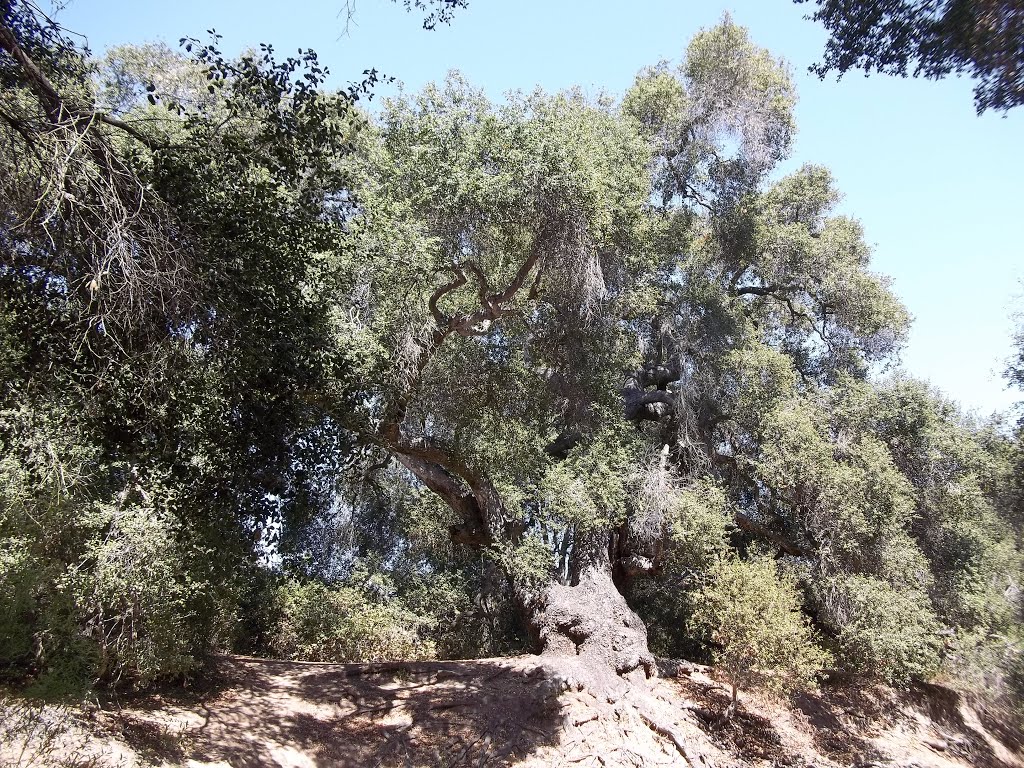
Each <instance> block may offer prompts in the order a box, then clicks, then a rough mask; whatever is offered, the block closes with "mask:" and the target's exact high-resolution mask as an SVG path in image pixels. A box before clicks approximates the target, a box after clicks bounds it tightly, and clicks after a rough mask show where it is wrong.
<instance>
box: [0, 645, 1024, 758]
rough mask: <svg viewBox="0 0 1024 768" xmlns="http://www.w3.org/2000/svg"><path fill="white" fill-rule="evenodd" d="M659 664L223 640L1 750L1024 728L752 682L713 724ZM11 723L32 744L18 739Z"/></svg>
mask: <svg viewBox="0 0 1024 768" xmlns="http://www.w3.org/2000/svg"><path fill="white" fill-rule="evenodd" d="M662 674H663V676H662V678H661V679H659V680H656V681H649V682H640V683H634V684H632V685H625V684H622V685H618V686H615V685H611V686H605V685H596V684H594V682H593V681H592V680H590V679H589V678H587V676H586V674H585V673H584V671H583V670H582V669H581V668H580V667H578V666H577V662H576V660H575V659H565V660H557V661H547V660H542V659H540V658H538V657H534V656H523V657H516V658H508V659H484V660H474V661H447V662H415V663H400V664H377V665H353V664H312V663H301V662H283V661H269V660H263V659H251V658H244V657H237V656H235V657H223V658H220V659H218V660H216V662H215V663H214V664H213V666H212V668H211V670H210V671H209V673H208V674H206V675H204V676H203V677H202V678H201V679H199V680H197V681H196V684H195V686H194V687H193V689H191V690H182V689H168V690H165V691H162V692H159V693H150V694H147V695H145V696H138V697H133V698H123V699H120V700H118V701H109V702H104V703H103V704H102V705H101V706H93V707H91V708H87V709H83V710H81V711H79V710H75V711H63V712H62V713H61V715H60V717H63V720H61V719H60V717H58V714H57V713H56V712H55V711H49V710H48V711H46V712H42V713H36V719H35V720H34V721H33V722H34V725H32V726H31V727H28V726H26V727H22V728H21V730H20V731H19V729H18V728H11V727H9V726H8V727H7V728H6V730H5V729H3V728H0V734H6V741H7V743H5V744H0V766H4V768H6V766H19V768H20V767H21V766H51V765H52V766H58V765H59V766H68V767H69V768H70V767H71V766H79V767H81V768H85V767H86V766H95V767H96V768H102V767H106V766H124V767H125V768H129V767H131V766H162V767H164V766H166V767H167V768H170V766H178V767H181V768H204V767H205V768H227V767H230V768H256V767H257V766H260V767H262V766H280V767H282V768H314V767H315V768H324V767H327V766H352V767H353V768H363V767H364V766H366V767H367V768H369V767H371V766H381V767H382V768H385V767H387V768H390V767H392V766H394V767H395V768H399V767H401V768H405V767H406V766H415V767H417V768H419V767H420V766H423V767H425V768H426V767H429V768H448V767H453V766H479V767H481V768H482V767H483V766H513V765H514V766H524V767H532V766H560V767H564V768H575V767H577V766H580V767H582V768H586V767H589V766H598V767H604V768H611V767H613V766H654V765H665V766H670V765H671V766H674V765H679V766H694V768H696V767H698V766H699V767H701V768H705V767H708V768H710V767H718V768H727V767H728V766H799V767H801V768H803V767H805V766H815V767H819V766H820V767H822V768H830V767H832V766H857V767H858V768H869V767H870V766H878V767H879V768H881V767H882V766H886V767H889V766H893V767H895V766H900V768H915V767H916V768H953V767H954V766H957V767H959V766H984V767H985V768H1024V745H1022V735H1021V734H1020V733H1018V732H1015V731H1014V730H1013V729H1011V728H1010V727H1008V726H1007V725H1005V723H1002V722H1000V720H999V719H998V718H996V717H994V716H992V715H991V714H989V713H986V711H985V710H984V709H983V708H980V707H976V706H972V705H971V704H970V703H969V702H967V701H965V700H963V699H962V698H961V697H959V696H958V695H957V694H956V693H954V692H953V691H951V690H949V689H946V688H941V687H938V686H931V685H928V686H923V685H922V686H916V687H914V688H912V689H911V690H909V691H905V692H899V693H897V692H895V691H893V690H891V689H888V688H884V687H882V686H876V687H869V688H865V687H857V686H852V685H844V686H829V687H828V688H826V689H824V690H822V691H820V692H818V693H815V694H805V695H802V696H800V697H798V698H796V699H795V700H793V701H791V702H778V701H771V700H768V699H765V698H762V697H760V696H758V695H756V694H744V695H743V696H742V697H741V706H740V708H739V711H738V712H737V714H736V716H735V717H734V718H733V720H732V721H731V722H728V723H725V724H722V723H721V722H720V715H721V712H722V711H723V709H724V707H725V705H726V703H727V700H728V696H727V692H726V689H725V687H724V686H723V685H722V684H721V683H720V682H717V681H716V680H714V679H713V677H712V674H713V673H712V671H711V670H709V669H707V668H705V667H699V666H697V665H692V664H687V663H680V664H671V663H666V664H664V665H663V669H662ZM11 711H12V710H8V714H10V712H11ZM58 721H59V722H58ZM26 722H28V721H26ZM19 732H20V733H22V734H23V735H24V734H25V733H29V735H30V737H31V738H30V739H29V741H30V742H31V741H32V740H33V739H34V740H35V742H36V743H35V744H33V743H29V744H27V745H26V744H23V743H18V738H17V737H18V733H19ZM12 734H13V735H12Z"/></svg>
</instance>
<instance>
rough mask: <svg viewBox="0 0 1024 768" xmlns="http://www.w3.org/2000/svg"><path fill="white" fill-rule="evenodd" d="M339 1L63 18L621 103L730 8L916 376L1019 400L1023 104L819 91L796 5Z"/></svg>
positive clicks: (874, 89)
mask: <svg viewBox="0 0 1024 768" xmlns="http://www.w3.org/2000/svg"><path fill="white" fill-rule="evenodd" d="M344 4H345V3H344V0H314V1H313V2H293V3H291V4H288V3H281V2H275V3H267V2H262V0H248V1H247V2H241V1H240V0H207V1H206V2H200V1H199V0H179V1H178V2H167V3H157V2H151V1H150V2H147V1H146V0H143V1H142V2H139V0H134V1H129V0H72V2H71V3H70V4H69V5H68V7H67V8H66V9H65V10H64V11H63V12H62V13H61V14H60V16H59V17H58V18H59V19H60V20H61V21H62V22H63V23H64V24H65V25H66V26H67V27H68V28H70V29H72V30H74V31H76V32H79V33H81V34H83V35H85V36H86V37H87V39H88V42H89V44H90V45H91V47H92V48H93V50H94V52H96V53H101V52H102V51H103V50H104V49H105V48H106V47H107V46H109V45H113V44H118V43H123V42H144V41H149V40H164V41H165V42H167V43H169V44H170V45H172V46H176V45H177V41H178V39H179V38H180V37H183V36H185V35H191V36H195V37H200V38H202V37H204V36H205V32H206V30H207V29H208V28H211V27H213V28H216V30H217V31H218V32H219V33H221V34H222V35H224V39H223V41H222V47H223V48H224V50H225V51H227V52H236V51H239V50H241V49H243V48H245V47H250V46H252V47H254V46H256V45H257V44H258V43H260V42H269V43H272V44H273V45H274V46H275V48H276V49H277V50H278V51H280V52H281V53H289V52H292V51H294V50H296V49H298V48H299V47H302V48H314V49H316V51H317V52H318V53H319V54H320V58H321V61H322V62H323V63H325V64H326V65H327V66H328V67H329V68H330V69H331V71H332V73H333V74H334V82H333V83H332V84H333V85H336V86H341V85H344V84H345V83H346V82H347V81H348V80H349V79H355V78H357V77H358V76H359V75H360V73H361V72H362V71H363V70H364V69H367V68H369V67H376V68H378V69H379V70H381V71H382V72H385V73H387V74H389V75H394V76H396V77H398V78H399V79H400V80H401V81H402V82H403V83H404V85H405V87H406V88H407V89H408V90H417V89H419V88H420V87H421V86H422V85H423V84H424V83H426V82H429V81H431V80H439V79H441V78H443V77H444V75H445V73H446V72H447V71H448V70H449V69H459V70H461V71H462V72H463V73H464V74H465V75H466V76H467V78H468V79H469V80H470V81H471V82H473V83H475V84H477V85H479V86H481V87H483V88H484V89H485V90H486V91H487V92H488V94H489V95H490V96H491V97H492V98H495V99H499V98H501V95H502V94H503V93H505V92H506V91H508V90H514V89H523V90H531V89H533V88H534V87H535V86H537V85H540V86H542V87H544V88H545V89H547V90H557V89H559V88H564V87H569V86H573V85H580V86H583V87H584V88H585V89H586V90H588V91H589V92H591V93H594V94H597V93H600V92H602V91H604V92H608V93H611V94H621V93H622V92H623V91H624V90H625V89H626V88H627V87H628V86H629V85H630V83H631V82H632V80H633V77H634V75H635V74H636V72H637V70H639V69H640V68H641V67H643V66H645V65H647V64H653V63H656V62H657V61H659V60H661V59H668V60H673V61H677V60H678V59H679V57H680V56H681V55H682V52H683V51H684V50H685V47H686V44H687V42H688V41H689V39H690V38H691V37H692V36H693V34H694V33H695V32H696V31H697V30H698V29H700V28H702V27H707V26H710V25H712V24H714V23H715V22H716V21H717V20H718V19H719V18H720V17H721V15H722V13H723V12H726V11H728V12H729V13H731V14H732V16H733V18H734V19H735V21H737V22H738V23H740V24H742V25H744V26H746V27H747V28H748V29H750V32H751V36H752V38H753V39H754V41H755V42H757V43H758V44H759V45H762V46H764V47H766V48H768V49H769V50H771V51H772V52H773V53H774V54H775V55H777V56H781V57H783V58H785V59H786V60H787V61H788V62H789V64H790V66H791V68H792V70H793V73H794V76H795V80H796V83H797V87H798V90H799V93H800V103H799V105H798V107H797V123H798V126H799V134H798V136H797V141H796V145H795V150H794V152H793V156H792V158H791V159H790V160H789V161H788V162H787V164H786V168H796V167H798V166H799V165H801V164H803V163H806V162H810V163H817V164H821V165H826V166H828V167H829V168H830V169H831V170H832V172H833V174H834V175H835V177H836V178H837V180H838V183H839V186H840V189H842V191H843V192H844V193H845V198H844V200H843V202H842V204H841V209H840V210H841V211H842V212H843V213H846V214H849V215H852V216H855V217H856V218H858V219H860V220H861V222H862V223H863V224H864V228H865V231H866V233H867V239H868V241H869V242H871V243H872V244H873V245H874V246H875V255H874V268H875V269H876V270H877V271H879V272H882V273H884V274H887V275H890V276H891V277H892V279H893V287H894V289H895V291H896V293H897V294H898V295H899V296H900V297H901V298H902V299H903V301H904V302H905V303H906V305H907V307H908V308H909V309H910V312H911V313H912V314H913V315H914V318H915V321H914V326H913V330H912V332H911V337H910V341H909V344H908V346H907V348H906V349H905V351H904V353H903V357H902V359H903V366H904V368H905V369H906V370H908V371H909V372H910V373H912V374H914V375H916V376H919V377H922V378H925V379H928V380H930V381H931V382H932V383H933V384H935V385H936V386H937V387H939V388H940V389H941V390H943V391H944V392H946V393H947V394H948V395H950V396H952V397H953V398H955V399H956V400H958V401H960V402H961V403H962V404H963V405H964V406H965V407H966V408H967V409H969V410H974V411H976V412H978V413H979V414H980V415H987V414H988V413H990V412H991V411H993V410H995V409H1001V408H1005V407H1007V406H1009V405H1010V404H1011V403H1013V402H1015V401H1016V400H1018V399H1021V396H1020V394H1019V393H1015V392H1012V391H1007V390H1006V389H1005V387H1004V383H1003V381H1002V380H1001V378H1000V376H999V371H1000V370H1001V369H1002V366H1003V361H1004V360H1005V358H1006V357H1007V356H1008V355H1009V353H1010V338H1011V332H1012V321H1011V319H1010V315H1011V313H1012V312H1013V311H1014V310H1015V309H1016V310H1019V309H1024V298H1022V294H1024V287H1022V283H1021V280H1022V279H1024V239H1022V238H1021V236H1020V229H1021V227H1022V226H1024V212H1022V211H1021V207H1022V205H1021V204H1022V202H1024V195H1022V193H1021V187H1020V185H1021V183H1022V182H1024V151H1022V150H1024V107H1021V108H1018V110H1017V111H1016V112H1010V113H1009V115H1008V116H1007V117H1000V116H998V115H986V116H984V117H981V118H979V117H977V116H975V114H974V107H973V103H972V97H971V83H970V82H969V81H967V80H957V79H948V80H943V81H940V82H932V81H925V80H902V79H899V78H890V77H884V76H879V75H873V76H872V77H870V78H865V77H863V76H862V75H860V74H859V73H853V74H850V75H847V76H846V77H845V78H843V79H842V80H840V81H839V82H836V80H835V79H834V78H830V79H828V80H825V81H824V82H823V81H820V80H818V79H817V77H815V76H813V75H809V74H808V73H807V67H808V65H810V64H812V63H813V62H815V61H817V60H818V58H819V57H820V53H821V51H822V50H823V47H824V41H825V34H824V31H823V30H822V29H821V28H820V27H819V26H818V25H817V24H815V23H813V22H810V21H808V20H806V19H804V18H803V17H804V15H805V14H806V13H807V9H808V6H806V5H794V4H793V3H792V2H791V0H733V1H732V2H721V1H720V0H674V1H673V0H635V2H633V3H625V2H622V0H615V1H614V2H612V1H610V0H609V1H607V2H600V1H598V0H592V1H591V2H586V1H585V0H546V2H542V1H541V0H516V1H515V2H510V1H509V0H470V7H469V8H468V9H466V10H464V11H460V12H459V13H458V15H457V16H456V18H455V20H454V22H453V23H452V25H451V26H450V27H439V28H438V29H437V30H435V31H433V32H425V31H423V30H422V29H421V28H420V25H419V17H416V16H412V15H406V13H405V12H404V11H403V10H402V9H401V7H400V6H397V5H394V4H392V3H391V2H389V0H356V6H355V19H354V23H353V24H351V25H350V26H349V29H348V34H345V14H344V11H343V8H344ZM389 91H390V92H394V88H393V87H391V88H383V89H381V94H382V95H386V94H387V93H388V92H389Z"/></svg>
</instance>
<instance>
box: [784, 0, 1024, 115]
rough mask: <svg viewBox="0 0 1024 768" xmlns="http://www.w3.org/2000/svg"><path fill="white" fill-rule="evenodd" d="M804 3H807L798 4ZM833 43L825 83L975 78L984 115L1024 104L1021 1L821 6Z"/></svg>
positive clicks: (823, 0)
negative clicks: (873, 77) (876, 77)
mask: <svg viewBox="0 0 1024 768" xmlns="http://www.w3.org/2000/svg"><path fill="white" fill-rule="evenodd" d="M796 2H798V3H804V2H808V0H796ZM814 2H815V4H816V6H817V8H816V10H815V11H814V14H813V15H812V18H813V19H814V20H815V21H820V22H822V23H823V24H824V25H825V29H827V30H828V32H829V34H830V35H831V37H830V38H829V40H828V43H827V44H826V47H825V58H824V60H823V61H822V62H821V63H819V64H816V65H815V66H814V67H812V69H813V70H814V71H815V72H817V73H818V75H820V76H821V77H824V76H825V75H826V74H828V73H829V72H831V71H833V70H834V71H837V72H838V73H839V74H840V75H842V74H844V73H846V72H847V71H849V70H850V69H862V70H864V71H865V72H866V73H870V72H872V71H874V72H882V73H885V74H890V75H901V76H904V77H905V76H906V75H907V74H908V73H909V74H913V75H914V76H917V75H924V76H925V77H928V78H933V79H934V78H940V77H945V76H946V75H949V74H951V73H957V74H959V73H962V72H965V71H966V72H968V73H969V74H970V75H971V77H973V78H974V79H975V80H977V85H976V86H975V89H974V105H975V107H976V108H977V110H978V114H981V113H982V112H985V111H986V110H989V109H994V110H998V111H1003V112H1005V111H1007V110H1009V109H1011V108H1013V107H1016V106H1020V104H1022V103H1024V47H1022V45H1021V41H1022V40H1024V3H1021V2H1020V0H943V1H942V2H931V1H930V0H898V2H878V0H852V1H851V0H814Z"/></svg>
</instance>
